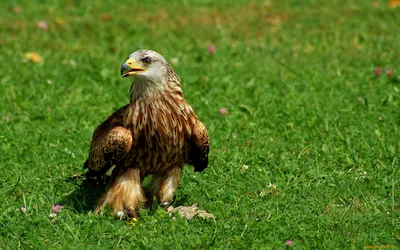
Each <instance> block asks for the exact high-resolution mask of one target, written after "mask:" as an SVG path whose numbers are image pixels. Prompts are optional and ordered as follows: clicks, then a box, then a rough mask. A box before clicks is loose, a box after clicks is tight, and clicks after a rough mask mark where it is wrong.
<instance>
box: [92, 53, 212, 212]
mask: <svg viewBox="0 0 400 250" xmlns="http://www.w3.org/2000/svg"><path fill="white" fill-rule="evenodd" d="M121 75H122V76H123V77H128V76H130V77H133V79H134V81H133V83H132V85H131V88H130V98H129V99H130V103H129V104H128V105H126V106H124V107H122V108H120V109H119V110H117V111H115V112H114V113H113V114H112V115H111V116H110V117H109V118H108V119H107V120H105V121H104V122H103V123H102V124H100V126H98V127H97V128H96V130H95V131H94V134H93V139H92V143H91V146H90V152H89V158H88V160H87V161H86V162H85V167H86V168H88V171H87V173H86V176H87V177H88V178H99V179H103V178H106V177H107V176H109V177H108V179H107V186H106V191H105V193H104V194H103V195H101V196H100V198H99V199H98V202H97V207H96V210H95V213H96V214H97V213H99V212H100V211H101V210H102V209H103V208H104V207H105V206H106V205H109V206H110V208H111V210H112V213H113V214H114V215H115V216H116V217H121V216H124V215H125V212H128V214H129V211H132V210H133V211H137V210H139V209H140V208H141V207H142V206H144V205H146V204H147V205H148V204H149V203H150V202H151V201H152V200H153V198H154V196H156V198H157V201H158V202H159V204H160V205H161V206H163V207H164V208H167V207H168V206H170V204H171V203H172V202H173V200H174V198H175V192H176V190H177V188H178V184H179V181H180V178H181V173H182V168H183V166H184V165H185V163H188V164H190V165H193V166H194V171H196V172H197V171H202V170H204V169H205V168H207V165H208V152H209V141H208V133H207V130H206V128H205V126H204V125H203V123H201V122H200V120H199V119H198V118H197V116H196V115H195V113H194V112H193V109H192V107H191V106H190V105H189V104H188V103H187V102H186V100H185V99H184V97H183V93H182V89H181V83H180V80H179V78H178V76H177V75H176V74H175V72H174V71H173V70H172V68H171V67H170V66H169V65H168V63H167V61H166V60H165V59H164V58H163V57H162V56H161V55H160V54H158V53H157V52H154V51H151V50H138V51H136V52H134V53H132V54H131V55H130V56H129V58H128V60H127V61H126V62H125V63H124V64H123V65H122V67H121ZM147 175H152V180H151V183H150V185H149V187H148V190H147V192H146V194H145V192H144V191H143V189H142V185H141V181H142V180H143V178H144V177H145V176H147ZM146 195H147V196H146Z"/></svg>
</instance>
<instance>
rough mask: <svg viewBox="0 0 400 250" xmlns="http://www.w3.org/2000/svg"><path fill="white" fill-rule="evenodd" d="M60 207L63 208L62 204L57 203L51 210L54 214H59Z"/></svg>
mask: <svg viewBox="0 0 400 250" xmlns="http://www.w3.org/2000/svg"><path fill="white" fill-rule="evenodd" d="M62 208H63V206H61V205H59V204H56V205H54V206H53V207H52V209H53V212H54V213H56V214H59V213H60V212H61V209H62Z"/></svg>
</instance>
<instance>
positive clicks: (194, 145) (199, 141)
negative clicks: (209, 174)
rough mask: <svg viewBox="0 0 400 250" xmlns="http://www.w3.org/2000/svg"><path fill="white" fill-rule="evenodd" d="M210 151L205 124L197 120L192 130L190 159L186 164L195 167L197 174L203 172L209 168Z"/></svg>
mask: <svg viewBox="0 0 400 250" xmlns="http://www.w3.org/2000/svg"><path fill="white" fill-rule="evenodd" d="M209 151H210V144H209V139H208V132H207V130H206V127H205V126H204V124H203V123H202V122H200V121H199V120H197V122H196V123H195V124H194V126H193V129H192V136H191V138H190V143H189V157H188V159H187V160H186V163H188V164H191V165H193V166H194V171H195V172H200V171H203V170H204V169H205V168H207V167H208V153H209Z"/></svg>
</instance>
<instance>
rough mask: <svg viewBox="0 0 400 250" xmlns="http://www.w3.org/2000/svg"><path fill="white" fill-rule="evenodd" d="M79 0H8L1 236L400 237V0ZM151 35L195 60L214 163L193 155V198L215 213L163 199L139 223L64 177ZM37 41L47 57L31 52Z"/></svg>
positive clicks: (189, 85) (100, 239) (136, 241)
mask: <svg viewBox="0 0 400 250" xmlns="http://www.w3.org/2000/svg"><path fill="white" fill-rule="evenodd" d="M62 2H63V3H61V1H60V2H59V3H56V2H53V1H45V3H42V2H41V1H10V2H8V3H4V4H3V6H2V8H1V9H0V16H1V18H0V27H1V29H0V34H1V39H0V61H1V65H2V70H1V71H0V98H1V99H0V103H1V109H0V118H1V120H0V131H1V134H0V169H1V172H2V177H1V182H0V200H1V201H2V202H1V203H0V211H1V212H0V246H1V247H3V248H5V249H16V248H68V249H69V248H77V249H91V248H93V249H98V248H104V249H106V248H121V249H161V248H163V249H187V248H190V249H195V248H220V249H224V248H227V249H248V248H264V249H285V248H290V247H289V246H287V245H286V243H285V242H286V241H287V240H292V242H293V248H294V249H303V248H305V249H311V248H322V249H325V248H328V249H335V248H336V249H344V248H347V249H348V248H354V249H360V248H362V247H364V246H381V247H382V246H386V247H390V246H396V247H399V246H400V200H399V199H400V196H399V194H400V178H399V177H400V170H399V161H400V159H399V155H400V154H399V152H400V134H399V129H400V128H399V125H400V112H399V105H400V80H399V75H400V68H399V58H400V43H399V42H398V41H400V26H399V25H398V24H399V21H400V20H399V15H400V9H399V8H394V9H391V8H389V7H388V6H387V3H386V1H375V2H373V1H362V0H357V1H356V0H352V1H339V0H336V1H325V2H324V3H322V2H321V1H316V0H315V1H312V0H309V1H296V0H291V1H255V0H253V1H235V2H234V3H231V1H227V0H223V1H218V2H217V1H208V0H206V1H183V0H176V1H173V2H172V3H168V4H167V3H165V2H162V1H155V0H153V1H133V3H128V2H124V1H114V2H112V3H108V2H106V1H94V2H89V1H87V2H86V1H81V2H78V1H72V0H70V1H62ZM16 6H19V7H20V13H15V11H13V8H15V7H16ZM41 20H43V21H45V22H46V23H47V24H48V26H49V27H48V30H42V29H39V28H38V27H37V22H39V21H41ZM210 44H215V45H216V53H215V54H214V55H209V54H208V53H207V47H208V46H209V45H210ZM140 48H151V49H153V50H156V51H158V52H160V53H161V54H162V55H164V56H165V58H166V59H167V60H169V61H171V59H172V58H177V59H178V64H177V65H175V66H174V69H175V71H176V72H177V73H178V75H179V76H180V78H181V80H182V82H183V89H184V93H185V97H186V99H187V100H188V101H189V102H190V103H191V105H192V106H193V108H194V109H195V111H196V113H197V114H198V116H199V117H200V118H201V120H202V121H203V122H204V123H205V125H206V126H207V128H208V131H209V133H210V137H211V146H212V148H211V154H210V165H209V168H208V169H207V170H206V171H205V172H203V173H193V171H192V169H191V168H189V167H188V168H185V171H184V174H183V178H182V181H181V183H180V188H179V191H178V193H177V201H176V205H192V204H193V203H196V202H198V203H199V204H200V205H199V206H200V209H204V210H207V211H209V212H211V213H212V214H214V215H215V216H216V218H217V219H216V220H215V221H212V220H201V219H199V218H198V219H194V220H191V221H186V220H185V219H183V218H180V217H177V218H176V220H172V219H171V218H170V217H169V216H168V215H167V214H166V213H165V212H164V211H163V210H161V209H157V208H156V207H153V209H152V210H146V211H143V212H142V214H141V217H140V218H139V221H138V222H137V223H129V222H126V221H118V220H115V219H114V218H113V217H111V216H109V214H108V213H103V214H102V215H100V216H94V215H93V214H92V213H91V211H90V210H88V209H87V207H88V204H86V203H85V199H84V198H85V197H87V195H90V194H84V193H82V192H80V191H79V190H80V189H79V184H80V181H76V182H67V181H65V180H67V179H68V178H69V177H71V176H73V175H74V174H80V173H83V172H84V170H83V169H82V165H83V162H84V160H85V159H86V157H87V153H88V149H89V145H90V140H91V136H92V133H93V131H94V129H95V127H96V126H97V125H98V124H100V122H102V121H103V120H104V119H106V118H107V117H108V115H109V114H110V113H111V112H113V111H114V110H116V109H117V108H119V107H121V106H122V105H124V104H126V103H127V102H128V90H129V86H130V82H129V81H128V80H126V79H122V78H121V77H120V75H119V67H120V65H121V64H122V63H123V62H124V61H125V59H126V58H127V56H128V55H129V54H130V53H131V52H133V51H135V50H137V49H140ZM27 52H36V53H38V54H39V55H40V56H41V57H42V58H43V62H41V63H32V62H24V59H23V58H24V55H25V53H27ZM378 67H381V68H383V73H382V75H380V76H376V75H375V73H374V69H375V68H378ZM386 69H392V70H393V77H388V76H387V75H386V74H385V70H386ZM222 107H225V108H226V109H227V110H228V112H229V113H228V114H227V115H225V116H223V115H220V113H219V109H220V108H222ZM243 165H247V166H248V170H247V171H244V172H243V171H241V169H242V166H243ZM275 187H276V188H275ZM57 203H61V204H63V205H64V208H63V210H62V212H61V213H60V215H59V216H58V217H57V218H56V219H55V220H51V219H49V213H50V212H51V207H52V205H54V204H57ZM21 206H24V207H26V210H27V211H26V213H22V212H20V211H19V210H18V208H19V207H21Z"/></svg>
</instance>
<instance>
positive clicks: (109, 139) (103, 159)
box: [84, 105, 132, 177]
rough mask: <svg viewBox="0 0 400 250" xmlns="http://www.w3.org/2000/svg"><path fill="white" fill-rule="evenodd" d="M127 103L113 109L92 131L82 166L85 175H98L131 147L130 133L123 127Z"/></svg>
mask: <svg viewBox="0 0 400 250" xmlns="http://www.w3.org/2000/svg"><path fill="white" fill-rule="evenodd" d="M127 108H128V105H126V106H124V107H122V108H120V109H119V110H117V111H115V112H114V113H113V114H112V115H111V116H110V117H109V118H108V119H107V120H105V121H104V122H103V123H102V124H100V126H98V127H97V128H96V130H95V131H94V133H93V138H92V144H91V146H90V152H89V158H88V159H87V161H86V162H85V165H84V168H88V169H89V170H88V172H87V173H86V176H87V177H95V176H96V177H100V176H102V175H104V174H105V173H106V172H107V170H109V169H110V168H111V167H113V165H117V164H118V162H120V161H121V160H122V159H123V158H124V157H125V155H126V154H127V153H128V152H129V150H130V149H131V147H132V134H131V132H130V130H128V129H126V128H124V127H123V118H124V114H125V110H126V109H127Z"/></svg>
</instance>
